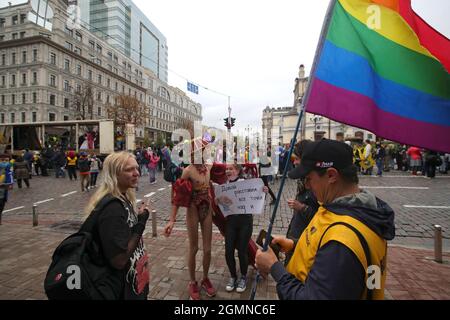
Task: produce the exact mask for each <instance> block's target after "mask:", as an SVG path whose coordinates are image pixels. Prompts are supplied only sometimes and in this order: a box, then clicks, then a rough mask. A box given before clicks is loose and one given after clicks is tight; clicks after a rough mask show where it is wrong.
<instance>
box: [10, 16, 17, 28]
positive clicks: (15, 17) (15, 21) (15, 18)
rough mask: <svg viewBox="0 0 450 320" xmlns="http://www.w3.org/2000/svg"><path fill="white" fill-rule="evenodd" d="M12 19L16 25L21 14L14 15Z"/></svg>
mask: <svg viewBox="0 0 450 320" xmlns="http://www.w3.org/2000/svg"><path fill="white" fill-rule="evenodd" d="M11 20H12V25H13V26H15V25H16V24H18V23H19V16H12V18H11Z"/></svg>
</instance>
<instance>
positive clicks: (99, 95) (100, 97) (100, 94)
mask: <svg viewBox="0 0 450 320" xmlns="http://www.w3.org/2000/svg"><path fill="white" fill-rule="evenodd" d="M97 100H98V101H100V100H102V93H101V92H97Z"/></svg>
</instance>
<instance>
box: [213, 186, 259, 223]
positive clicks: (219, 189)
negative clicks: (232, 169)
mask: <svg viewBox="0 0 450 320" xmlns="http://www.w3.org/2000/svg"><path fill="white" fill-rule="evenodd" d="M263 187H264V183H263V181H262V180H261V179H248V180H242V181H236V182H232V183H227V184H223V185H218V186H215V189H214V191H215V194H216V199H217V204H218V205H219V208H220V210H222V213H223V214H224V216H227V215H230V214H245V213H251V214H261V213H262V212H263V209H264V198H265V194H264V192H263Z"/></svg>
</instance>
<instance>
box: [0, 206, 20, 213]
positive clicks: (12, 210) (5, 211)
mask: <svg viewBox="0 0 450 320" xmlns="http://www.w3.org/2000/svg"><path fill="white" fill-rule="evenodd" d="M23 208H25V207H24V206H21V207H17V208H12V209H8V210H5V211H3V213H6V212H10V211H14V210H19V209H23Z"/></svg>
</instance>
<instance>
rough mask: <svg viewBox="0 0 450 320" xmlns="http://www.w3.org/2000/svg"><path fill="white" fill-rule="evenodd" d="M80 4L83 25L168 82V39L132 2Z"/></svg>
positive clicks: (87, 0) (92, 0)
mask: <svg viewBox="0 0 450 320" xmlns="http://www.w3.org/2000/svg"><path fill="white" fill-rule="evenodd" d="M78 4H79V6H80V10H81V24H82V25H85V26H87V28H88V29H89V30H90V31H91V32H92V33H94V34H96V35H97V36H98V37H99V38H101V39H103V40H104V41H106V42H107V43H108V44H110V45H111V46H113V47H114V48H116V49H117V50H119V51H120V52H122V53H123V54H125V55H126V56H127V57H129V58H131V59H132V60H133V61H134V62H136V63H138V64H140V65H141V66H143V67H145V68H147V69H150V70H152V71H153V72H154V73H155V74H156V75H157V76H158V78H159V79H161V80H162V81H163V82H167V81H168V80H167V79H168V75H167V67H168V47H167V41H166V38H165V37H164V35H163V34H162V33H161V32H160V31H159V30H158V28H156V27H155V26H154V25H153V24H152V23H151V21H150V20H149V19H148V18H147V17H146V16H145V15H144V13H142V11H141V10H140V9H139V8H138V7H137V6H136V5H135V4H134V3H133V2H132V1H131V0H103V1H99V0H82V1H78Z"/></svg>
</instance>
